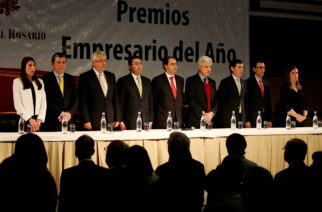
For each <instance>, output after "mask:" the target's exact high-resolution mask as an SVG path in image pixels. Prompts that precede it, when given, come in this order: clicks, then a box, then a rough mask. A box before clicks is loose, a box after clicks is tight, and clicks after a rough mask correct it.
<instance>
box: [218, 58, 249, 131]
mask: <svg viewBox="0 0 322 212" xmlns="http://www.w3.org/2000/svg"><path fill="white" fill-rule="evenodd" d="M229 69H230V72H231V76H229V77H226V78H225V79H223V80H221V82H220V85H219V88H218V100H219V106H218V112H217V118H216V119H217V124H218V127H221V128H230V120H231V116H232V111H235V115H236V121H237V122H238V121H243V122H244V121H245V106H244V98H245V93H246V83H245V81H244V80H242V79H240V77H241V76H242V75H243V72H244V64H243V62H242V61H241V60H240V59H236V60H233V61H232V62H231V63H230V64H229Z"/></svg>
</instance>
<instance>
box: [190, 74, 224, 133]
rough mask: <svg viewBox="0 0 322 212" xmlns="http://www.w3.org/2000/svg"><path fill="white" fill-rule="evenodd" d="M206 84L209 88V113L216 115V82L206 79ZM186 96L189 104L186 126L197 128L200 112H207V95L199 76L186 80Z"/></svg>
mask: <svg viewBox="0 0 322 212" xmlns="http://www.w3.org/2000/svg"><path fill="white" fill-rule="evenodd" d="M208 83H210V86H211V97H210V111H212V112H213V113H214V114H216V112H217V109H218V99H217V90H216V82H215V81H214V80H213V79H211V78H209V77H208ZM186 96H187V100H188V104H189V113H188V126H189V127H191V126H194V127H195V128H199V127H200V118H201V114H202V111H205V112H207V110H208V100H207V94H206V90H205V87H204V85H203V83H202V81H201V79H200V76H199V74H196V75H193V76H191V77H188V78H187V80H186Z"/></svg>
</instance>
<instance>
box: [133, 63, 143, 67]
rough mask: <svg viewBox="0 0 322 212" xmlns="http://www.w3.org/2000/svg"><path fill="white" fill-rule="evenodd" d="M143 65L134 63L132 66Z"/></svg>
mask: <svg viewBox="0 0 322 212" xmlns="http://www.w3.org/2000/svg"><path fill="white" fill-rule="evenodd" d="M137 65H142V62H137V63H132V66H137Z"/></svg>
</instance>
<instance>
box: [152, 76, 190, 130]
mask: <svg viewBox="0 0 322 212" xmlns="http://www.w3.org/2000/svg"><path fill="white" fill-rule="evenodd" d="M175 80H176V87H177V98H176V99H175V98H174V96H173V93H172V90H171V86H170V84H169V81H168V78H167V76H166V74H165V73H163V74H161V75H159V76H156V77H154V78H153V80H152V89H153V98H154V122H153V126H154V128H160V129H165V128H166V121H167V118H168V112H169V111H171V116H172V120H173V121H178V122H179V123H180V124H181V123H182V93H183V86H184V79H183V78H182V77H180V76H177V75H175Z"/></svg>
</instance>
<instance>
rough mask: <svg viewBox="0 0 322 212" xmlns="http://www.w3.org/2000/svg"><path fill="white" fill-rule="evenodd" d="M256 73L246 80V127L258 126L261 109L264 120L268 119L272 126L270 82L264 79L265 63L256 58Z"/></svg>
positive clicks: (253, 67) (254, 64)
mask: <svg viewBox="0 0 322 212" xmlns="http://www.w3.org/2000/svg"><path fill="white" fill-rule="evenodd" d="M252 70H253V71H254V75H253V76H251V77H250V78H248V79H247V80H246V84H247V93H246V98H245V108H246V123H245V125H246V127H256V119H257V115H258V111H261V116H262V120H263V121H268V125H269V127H272V105H271V94H270V88H269V84H268V82H267V81H266V80H264V79H263V76H264V73H265V63H264V61H263V60H256V61H255V62H254V63H253V65H252Z"/></svg>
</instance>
